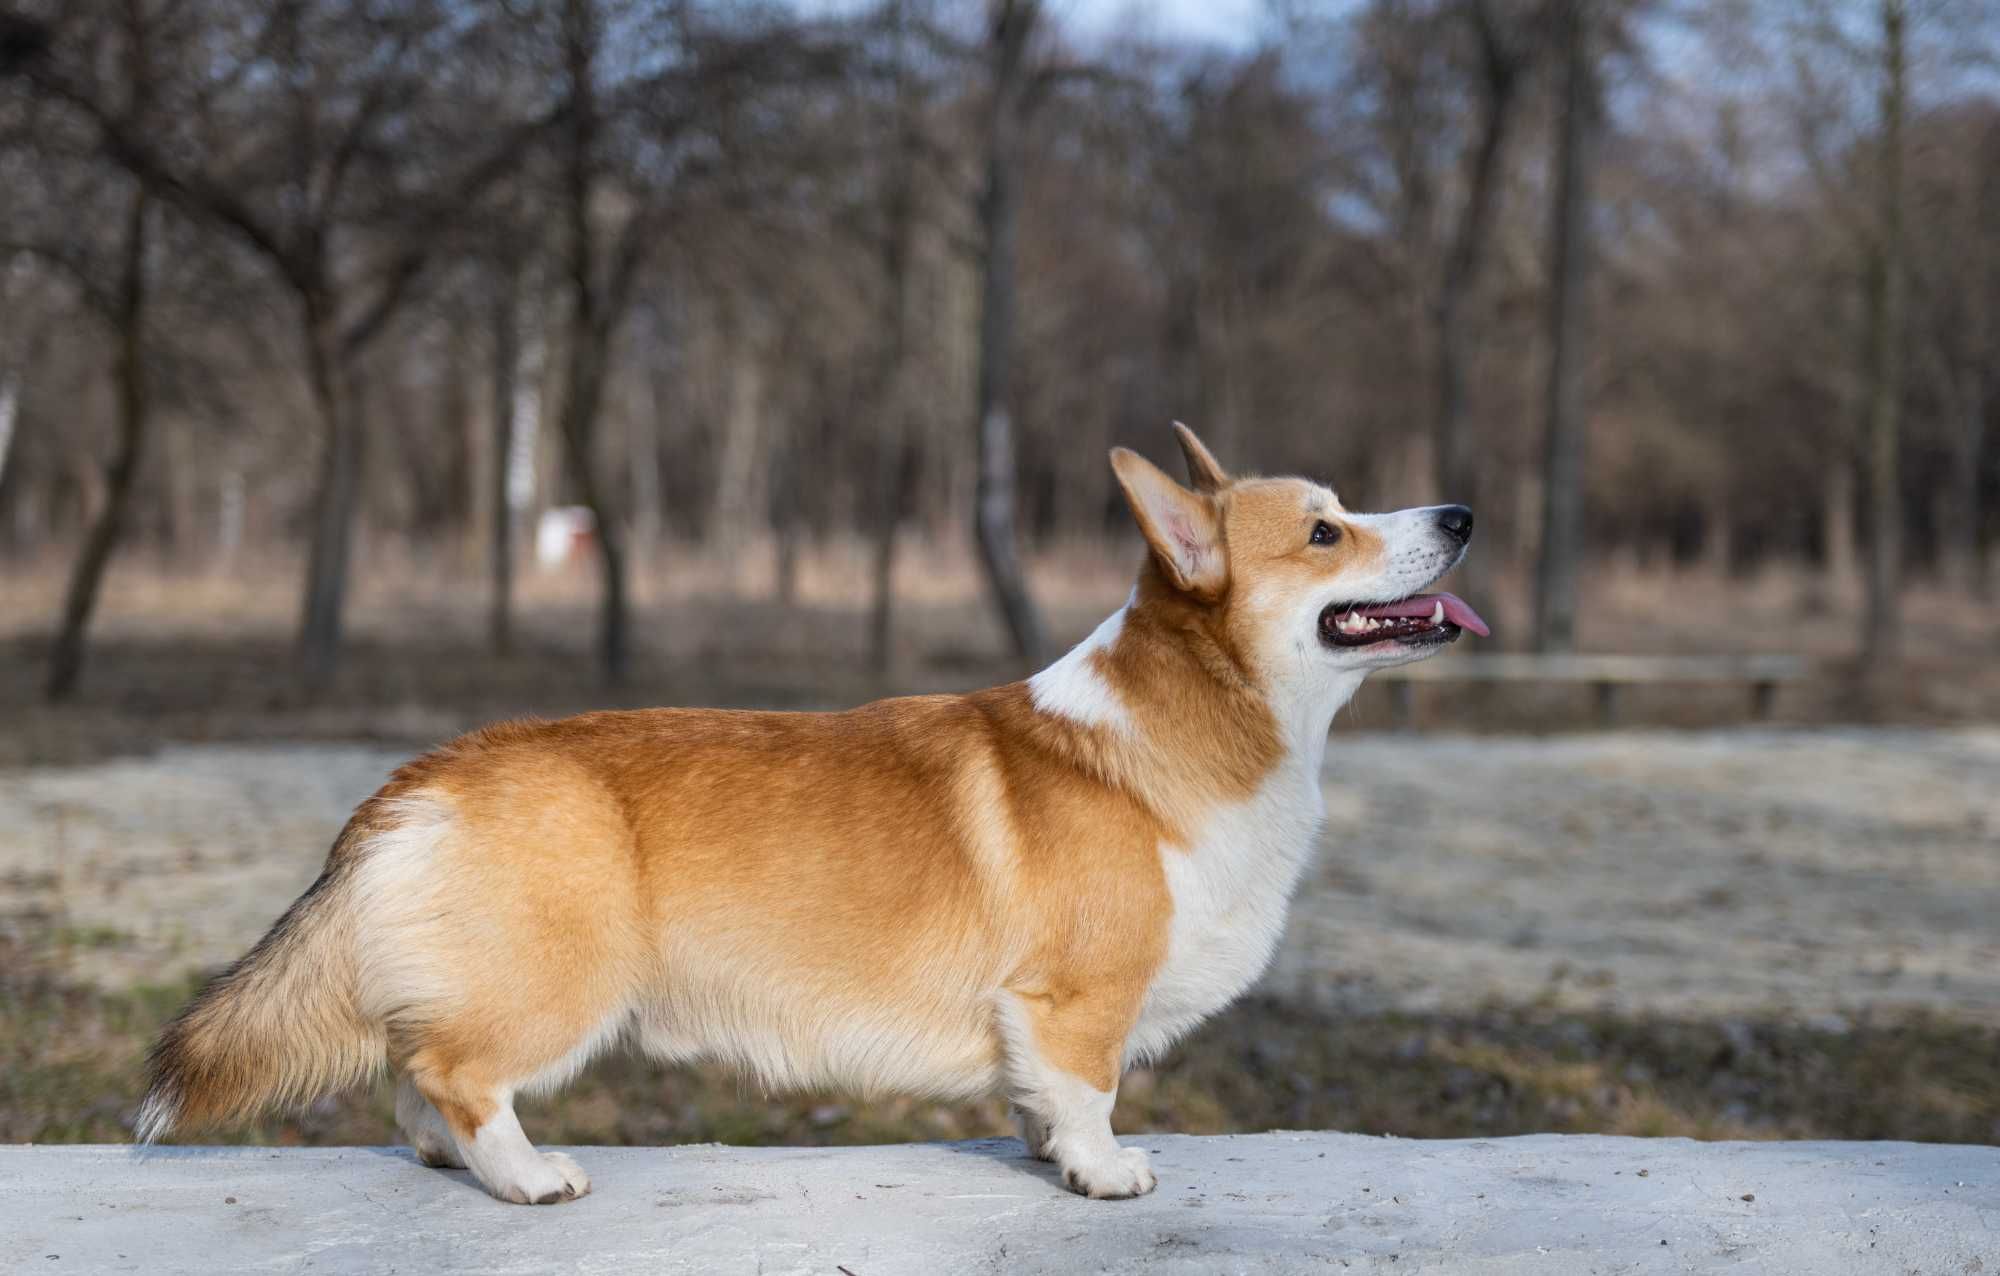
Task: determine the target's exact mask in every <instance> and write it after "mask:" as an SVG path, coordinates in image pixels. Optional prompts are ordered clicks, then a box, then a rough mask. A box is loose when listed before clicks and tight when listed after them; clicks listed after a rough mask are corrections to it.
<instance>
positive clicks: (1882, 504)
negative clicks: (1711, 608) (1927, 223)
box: [1861, 0, 1906, 665]
mask: <svg viewBox="0 0 2000 1276" xmlns="http://www.w3.org/2000/svg"><path fill="white" fill-rule="evenodd" d="M1905 18H1906V13H1905V10H1904V0H1882V5H1881V20H1882V94H1881V100H1882V136H1881V142H1880V144H1881V160H1880V164H1881V169H1880V172H1879V173H1877V175H1876V180H1877V181H1878V182H1879V183H1880V189H1879V190H1878V192H1877V195H1878V198H1879V200H1880V206H1879V217H1880V222H1879V224H1878V225H1877V226H1876V228H1875V238H1874V252H1873V253H1872V254H1871V258H1872V260H1871V262H1870V266H1871V269H1870V270H1869V272H1868V286H1869V293H1868V333H1869V346H1870V355H1869V374H1870V378H1869V379H1870V386H1869V390H1870V398H1869V410H1868V452H1867V456H1868V524H1869V535H1868V597H1867V605H1866V606H1865V607H1864V608H1863V611H1862V620H1861V626H1862V628H1861V648H1862V652H1863V653H1864V654H1865V655H1866V656H1867V657H1868V658H1869V660H1870V662H1871V663H1875V664H1878V665H1879V662H1881V661H1884V660H1889V659H1893V658H1894V656H1895V654H1896V648H1897V646H1898V645H1899V639H1900V636H1901V635H1900V633H1899V626H1898V623H1897V622H1898V616H1897V611H1896V596H1897V594H1898V593H1899V592H1900V591H1901V588H1902V557H1903V544H1902V536H1903V498H1902V478H1901V475H1900V473H1899V465H1898V462H1899V459H1900V458H1899V455H1898V454H1899V451H1900V436H1901V434H1902V426H1903V420H1902V417H1903V289H1904V283H1905V280H1904V274H1903V104H1904V71H1905V66H1904V52H1903V29H1904V21H1905Z"/></svg>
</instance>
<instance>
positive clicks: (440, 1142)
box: [396, 1076, 465, 1170]
mask: <svg viewBox="0 0 2000 1276" xmlns="http://www.w3.org/2000/svg"><path fill="white" fill-rule="evenodd" d="M396 1125H397V1126H398V1127H399V1128H400V1129H401V1130H402V1131H403V1138H404V1139H406V1140H408V1141H409V1144H410V1147H411V1148H412V1149H413V1150H415V1152H416V1154H417V1159H418V1160H419V1161H422V1162H423V1163H424V1164H425V1165H429V1166H432V1167H435V1168H438V1169H450V1170H462V1169H464V1168H465V1158H464V1157H463V1156H461V1155H459V1151H458V1140H457V1139H455V1138H453V1137H452V1134H451V1127H450V1126H448V1125H446V1124H445V1122H444V1118H443V1117H442V1116H440V1115H438V1110H437V1109H436V1108H434V1107H432V1106H431V1101H430V1100H429V1099H426V1098H425V1097H424V1096H423V1093H422V1092H421V1091H419V1090H418V1089H417V1084H416V1082H414V1081H412V1080H410V1078H409V1077H408V1076H404V1077H402V1078H400V1079H399V1080H398V1081H397V1082H396Z"/></svg>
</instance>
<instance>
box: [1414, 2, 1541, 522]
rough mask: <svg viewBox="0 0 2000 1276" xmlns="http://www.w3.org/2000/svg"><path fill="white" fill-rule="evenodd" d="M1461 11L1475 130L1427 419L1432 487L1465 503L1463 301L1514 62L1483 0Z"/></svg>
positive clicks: (1471, 475)
mask: <svg viewBox="0 0 2000 1276" xmlns="http://www.w3.org/2000/svg"><path fill="white" fill-rule="evenodd" d="M1466 16H1467V17H1468V19H1469V20H1470V21H1471V22H1472V24H1473V25H1474V27H1475V28H1476V29H1477V30H1476V33H1477V35H1478V38H1479V43H1480V50H1481V66H1482V72H1483V74H1482V76H1481V80H1480V127H1479V136H1478V138H1477V140H1476V141H1475V142H1474V143H1473V145H1472V146H1471V148H1470V150H1469V152H1468V154H1467V157H1466V165H1465V167H1466V174H1467V175H1466V192H1465V204H1464V207H1463V208H1461V209H1460V210H1459V215H1458V225H1457V227H1456V229H1455V230H1454V232H1453V234H1452V242H1451V247H1450V249H1449V251H1448V252H1447V253H1446V255H1445V262H1444V271H1443V273H1442V275H1441V276H1440V278H1439V280H1438V291H1437V305H1436V311H1435V313H1434V315H1433V321H1434V323H1435V325H1436V333H1435V336H1436V341H1437V417H1436V423H1435V439H1436V465H1437V491H1438V498H1439V499H1440V500H1444V501H1464V502H1468V503H1472V502H1475V501H1476V498H1477V496H1478V484H1477V477H1478V471H1477V468H1476V463H1475V449H1474V447H1473V443H1472V438H1471V437H1470V436H1471V431H1470V430H1469V429H1468V426H1467V421H1466V389H1465V386H1466V365H1467V362H1468V360H1469V355H1470V352H1469V351H1468V349H1467V344H1468V341H1467V338H1468V333H1467V331H1466V322H1465V308H1466V302H1467V301H1468V299H1469V294H1470V293H1471V292H1472V291H1473V290H1474V289H1475V288H1476V287H1477V286H1478V282H1479V275H1480V271H1481V269H1482V267H1483V266H1484V263H1485V259H1486V249H1487V245H1488V244H1489V243H1490V242H1491V240H1492V230H1493V215H1494V206H1495V204H1496V202H1497V199H1496V193H1497V190H1498V187H1499V179H1500V161H1501V156H1502V154H1503V153H1504V151H1505V149H1506V144H1507V135H1508V132H1509V131H1510V129H1511V127H1512V124H1513V120H1514V103H1515V100H1516V93H1515V88H1516V86H1517V84H1518V83H1519V79H1520V76H1519V69H1520V68H1519V63H1518V61H1517V60H1516V57H1515V55H1514V54H1513V53H1512V52H1510V51H1509V50H1508V48H1507V47H1506V46H1505V45H1504V44H1503V43H1502V40H1503V38H1504V37H1503V35H1502V33H1501V31H1500V29H1499V27H1498V25H1497V20H1496V19H1495V17H1494V15H1493V14H1492V13H1491V12H1490V11H1489V8H1488V0H1470V2H1469V3H1468V4H1467V5H1466Z"/></svg>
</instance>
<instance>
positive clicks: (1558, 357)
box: [1535, 0, 1604, 651]
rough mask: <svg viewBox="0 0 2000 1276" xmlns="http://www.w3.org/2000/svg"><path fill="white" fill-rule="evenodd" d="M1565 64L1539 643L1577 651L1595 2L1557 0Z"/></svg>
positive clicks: (1595, 111)
mask: <svg viewBox="0 0 2000 1276" xmlns="http://www.w3.org/2000/svg"><path fill="white" fill-rule="evenodd" d="M1554 3H1555V14H1554V26H1555V41H1556V49H1557V51H1558V52H1559V54H1560V56H1561V58H1562V89H1561V98H1560V100H1559V102H1558V104H1557V118H1556V155H1555V196H1554V202H1553V205H1552V208H1551V217H1550V243H1549V289H1548V303H1547V304H1548V326H1547V332H1548V343H1549V365H1548V386H1547V397H1546V407H1547V414H1546V420H1547V426H1546V434H1545V436H1544V440H1543V458H1542V553H1541V563H1540V567H1539V570H1538V571H1537V574H1536V581H1535V584H1536V589H1535V644H1536V646H1537V647H1538V648H1539V649H1541V650H1543V651H1565V650H1568V649H1569V648H1570V647H1572V646H1574V645H1575V643H1576V595H1577V575H1578V571H1579V567H1580V564H1581V560H1582V553H1583V505H1584V485H1583V479H1584V469H1583V466H1584V440H1585V427H1586V421H1587V413H1588V412H1589V406H1590V404H1589V384H1590V382H1589V378H1590V364H1589V359H1590V350H1589V345H1588V335H1589V331H1590V327H1589V317H1588V313H1587V291H1588V286H1589V280H1590V269H1591V225H1590V212H1591V207H1590V202H1591V179H1592V174H1593V171H1594V165H1595V162H1596V158H1597V157H1596V149H1597V143H1598V133H1599V130H1600V129H1601V128H1602V125H1603V118H1602V117H1603V111H1604V105H1603V99H1602V94H1603V90H1602V88H1601V86H1600V84H1599V80H1598V69H1597V64H1596V53H1595V51H1594V49H1593V46H1592V39H1593V27H1594V25H1595V24H1594V22H1593V18H1594V16H1595V14H1594V11H1595V7H1596V5H1595V2H1594V0H1554Z"/></svg>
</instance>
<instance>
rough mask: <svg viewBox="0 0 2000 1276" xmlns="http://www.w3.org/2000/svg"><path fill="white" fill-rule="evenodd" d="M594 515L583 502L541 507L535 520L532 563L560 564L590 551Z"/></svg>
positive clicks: (581, 558) (556, 565)
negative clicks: (547, 507)
mask: <svg viewBox="0 0 2000 1276" xmlns="http://www.w3.org/2000/svg"><path fill="white" fill-rule="evenodd" d="M596 531H597V519H596V517H595V516H594V515H593V514H591V512H590V508H589V507H588V506H585V505H559V506H557V507H556V508H554V509H546V510H543V511H542V517H541V518H540V519H539V520H538V521H537V522H536V523H535V565H536V566H538V567H542V568H553V567H561V566H563V565H564V564H566V563H574V562H580V561H582V560H583V559H584V558H586V557H588V556H589V554H590V548H591V543H592V542H593V541H594V540H595V539H596Z"/></svg>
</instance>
